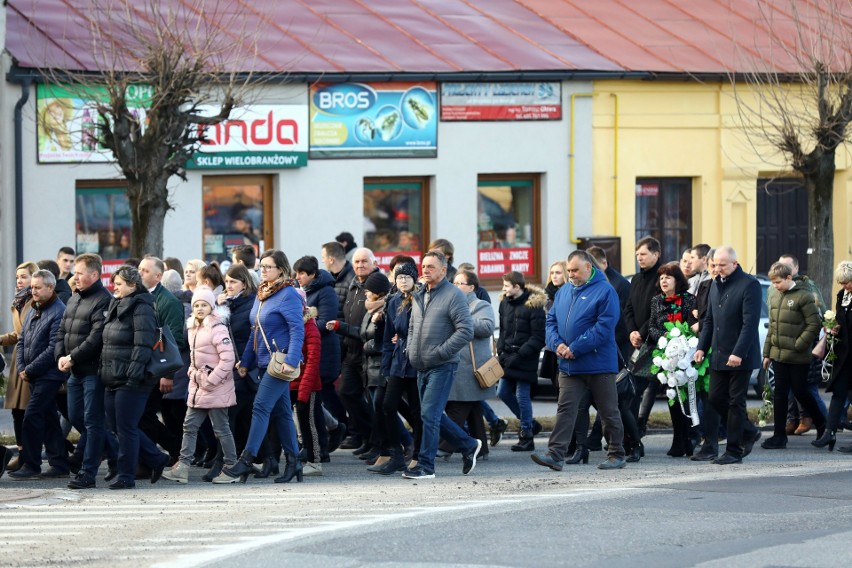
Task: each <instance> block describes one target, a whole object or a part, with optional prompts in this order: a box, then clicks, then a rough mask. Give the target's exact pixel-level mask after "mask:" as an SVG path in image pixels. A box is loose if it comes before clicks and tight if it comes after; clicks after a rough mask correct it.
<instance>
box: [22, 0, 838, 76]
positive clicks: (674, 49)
mask: <svg viewBox="0 0 852 568" xmlns="http://www.w3.org/2000/svg"><path fill="white" fill-rule="evenodd" d="M148 1H150V2H157V3H158V5H159V6H161V7H167V8H168V7H171V8H174V9H178V10H182V11H184V13H185V14H200V15H202V16H204V17H205V18H206V24H207V25H208V26H211V28H212V29H214V30H217V31H219V32H221V33H222V41H224V42H225V44H226V45H227V46H228V51H229V53H230V55H231V56H232V57H231V59H232V61H233V62H232V63H231V64H230V67H231V68H232V69H233V70H236V71H268V72H280V71H289V72H292V73H313V74H340V73H344V74H345V73H454V72H520V71H552V72H570V71H592V72H654V73H696V74H701V73H724V72H729V71H753V70H756V69H757V70H770V69H771V70H773V71H780V72H796V71H797V70H798V69H797V67H796V62H795V59H794V58H793V57H792V56H791V55H790V54H789V52H790V51H791V50H795V49H796V46H797V41H796V38H797V37H802V41H803V43H805V44H808V43H810V42H812V41H815V39H817V38H818V34H822V36H823V37H822V38H821V39H823V40H825V39H830V38H829V37H828V36H830V35H832V34H835V33H837V34H838V37H841V38H843V40H842V41H840V42H837V41H835V42H834V44H835V46H836V47H837V48H838V51H837V52H836V53H835V54H834V58H835V59H834V61H835V64H837V65H842V66H843V68H845V69H848V68H849V60H850V58H852V53H850V52H849V49H850V44H849V41H848V38H849V37H852V3H850V1H849V0H222V1H219V0H143V1H141V2H139V1H134V0H112V1H111V2H110V1H109V0H107V1H106V2H105V3H104V5H105V6H110V5H112V6H116V5H124V3H125V2H129V3H130V4H129V5H130V6H132V8H131V10H133V12H134V21H135V22H136V23H137V24H138V25H139V26H142V27H143V28H145V27H149V28H150V27H152V26H153V25H154V24H152V22H151V20H150V19H149V18H148V17H147V15H146V14H145V13H144V10H142V9H139V8H138V6H144V5H145V2H148ZM80 4H81V3H80V2H79V1H78V0H7V8H6V10H7V24H6V25H7V32H6V48H7V49H8V51H9V52H10V53H11V54H12V55H13V56H14V57H15V59H16V60H17V62H18V64H19V65H20V66H21V67H24V68H38V67H54V68H67V69H88V70H94V69H96V68H97V67H98V60H99V59H100V60H104V59H105V58H104V57H101V58H95V57H93V56H92V54H91V45H92V40H91V35H90V31H89V26H88V25H87V24H86V21H87V17H90V16H91V14H89V13H87V12H86V11H85V9H82V8H80ZM83 4H85V3H83ZM791 6H795V7H796V10H797V12H796V13H794V12H793V11H792V10H793V8H791ZM832 7H833V8H832ZM208 8H211V10H209V11H208ZM163 9H165V8H163ZM210 11H212V12H216V13H219V14H222V13H227V14H229V15H228V16H226V18H229V19H228V20H227V21H228V26H227V28H224V27H223V26H221V25H220V24H219V22H218V21H217V18H216V17H215V16H211V15H210V13H209V12H210ZM832 12H833V13H834V15H832ZM794 16H796V17H798V18H799V19H800V20H801V21H803V22H804V23H803V25H802V26H799V28H798V29H797V27H796V25H795V24H794V20H793V18H794ZM95 18H96V19H98V20H99V21H100V23H101V24H103V23H104V22H105V20H106V19H107V18H105V17H104V16H103V15H102V14H101V15H99V16H95ZM826 22H829V23H828V25H827V24H826ZM770 29H771V30H772V32H773V33H772V34H770V33H769V31H770ZM255 30H257V33H253V32H254V31H255ZM246 31H248V33H245V32H246ZM118 37H119V36H118V35H116V41H117V42H118V43H119V44H121V43H122V41H126V40H121V39H118ZM774 38H781V39H774ZM116 59H117V60H118V61H119V62H120V63H119V64H118V65H119V66H125V67H128V68H130V67H132V65H133V63H132V62H130V61H123V60H122V58H121V55H120V54H119V55H118V56H117V57H110V60H111V61H113V60H116Z"/></svg>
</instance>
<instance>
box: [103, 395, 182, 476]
mask: <svg viewBox="0 0 852 568" xmlns="http://www.w3.org/2000/svg"><path fill="white" fill-rule="evenodd" d="M147 402H148V392H147V391H138V390H131V389H118V390H108V391H106V396H105V397H104V403H105V405H106V413H107V421H108V423H109V427H110V429H112V431H113V432H115V433H116V435H117V436H118V480H119V481H123V482H125V483H127V484H129V485H136V466H137V465H138V464H139V463H141V464H142V465H144V466H145V467H147V468H149V469H156V468H158V467H160V466H162V465H164V464H165V463H167V462H168V461H169V456H168V455H166V454H164V453H163V452H161V451H160V450H159V449H158V448H157V445H156V444H155V443H154V442H152V441H151V438H149V437H148V436H146V435H145V433H144V432H142V430H140V429H139V419H140V418H142V413H143V412H144V411H145V403H147Z"/></svg>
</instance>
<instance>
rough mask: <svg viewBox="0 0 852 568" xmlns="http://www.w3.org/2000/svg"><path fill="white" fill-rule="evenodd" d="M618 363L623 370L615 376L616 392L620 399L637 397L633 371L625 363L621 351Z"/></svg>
mask: <svg viewBox="0 0 852 568" xmlns="http://www.w3.org/2000/svg"><path fill="white" fill-rule="evenodd" d="M616 349H617V348H616ZM618 363H619V366H620V367H621V370H620V371H618V374H617V375H616V376H615V389H616V392H618V398H619V399H624V398H633V397H634V396H636V385H635V384H634V380H633V371H631V370H630V367H628V366H627V363H625V362H624V358H623V357H622V356H621V351H618Z"/></svg>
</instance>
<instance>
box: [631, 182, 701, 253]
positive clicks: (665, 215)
mask: <svg viewBox="0 0 852 568" xmlns="http://www.w3.org/2000/svg"><path fill="white" fill-rule="evenodd" d="M648 235H650V236H652V237H654V238H655V239H657V240H658V241H660V244H661V245H662V248H663V254H662V258H663V262H670V261H676V260H680V256H681V253H682V252H683V251H684V249H686V248H688V247H690V246H692V180H691V179H690V178H637V179H636V240H637V241H638V240H639V239H641V238H642V237H645V236H648Z"/></svg>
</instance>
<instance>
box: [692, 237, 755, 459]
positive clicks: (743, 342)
mask: <svg viewBox="0 0 852 568" xmlns="http://www.w3.org/2000/svg"><path fill="white" fill-rule="evenodd" d="M713 262H714V263H715V265H716V272H717V273H718V275H719V277H718V278H717V279H716V282H714V283H713V285H712V286H711V287H710V298H709V301H708V303H707V315H705V316H704V321H703V322H702V324H701V339H700V340H699V342H698V350H697V351H696V352H695V362H696V363H701V361H703V360H704V355H705V353H707V351H708V350H709V349H710V348H711V347H712V348H713V350H712V352H711V353H710V395H709V400H710V404H712V405H713V408H715V409H716V412H718V413H719V416H721V417H725V416H727V417H728V445H727V448H725V454H724V455H722V456H721V457H719V458H717V459H714V460H713V463H715V464H719V465H729V464H733V463H741V462H742V461H743V458H744V457H745V456H747V455H748V454H749V453H751V448H752V446H754V443H755V442H757V441H758V440H759V439H760V431H759V430H758V429H757V428H756V427H755V426H754V424H752V423H751V422H749V420H748V416H747V415H746V394H747V393H748V383H749V378H750V377H751V372H752V371H753V370H755V369H757V368H758V367H759V366H760V365H761V362H762V357H761V356H762V351H761V345H760V338H759V336H758V329H757V328H758V325H759V324H760V306H761V304H762V303H763V293H762V291H761V289H760V282H758V281H757V278H755V277H754V276H751V275H750V274H746V273H745V272H743V269H742V267H740V265H739V263H738V262H737V253H736V251H734V249H733V248H731V247H729V246H723V247H719V248H717V249H716V252H715V253H714V254H713ZM707 430H708V431H706V432H704V435H705V440H704V447H703V448H702V449H701V451H700V452H699V453H698V454H696V456H697V457H699V458H701V461H706V458H710V457H711V456H712V455H713V454H714V453H715V451H718V445H717V433H718V429H714V428H708V429H707ZM696 456H693V457H696ZM696 461H698V460H696Z"/></svg>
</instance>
